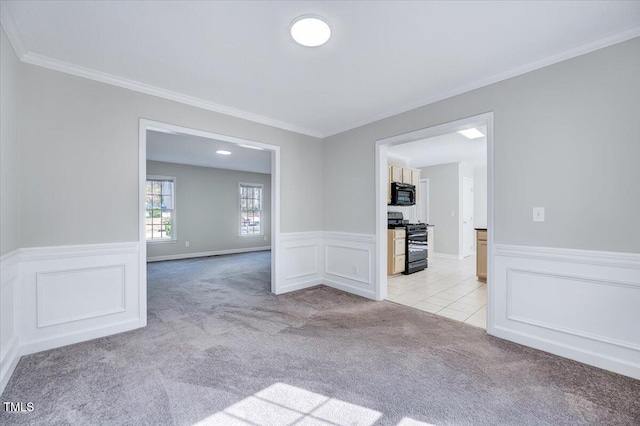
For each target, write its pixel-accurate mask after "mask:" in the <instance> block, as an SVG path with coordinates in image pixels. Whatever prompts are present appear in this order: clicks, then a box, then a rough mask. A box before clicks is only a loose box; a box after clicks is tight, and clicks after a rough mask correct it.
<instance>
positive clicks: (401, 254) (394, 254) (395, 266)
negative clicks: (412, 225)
mask: <svg viewBox="0 0 640 426" xmlns="http://www.w3.org/2000/svg"><path fill="white" fill-rule="evenodd" d="M406 238H407V231H406V230H405V229H388V230H387V275H394V274H399V273H400V272H403V271H404V260H405V243H406Z"/></svg>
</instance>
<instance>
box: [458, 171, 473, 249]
mask: <svg viewBox="0 0 640 426" xmlns="http://www.w3.org/2000/svg"><path fill="white" fill-rule="evenodd" d="M461 177H462V179H461V181H460V195H461V196H460V215H459V216H460V258H461V259H462V258H465V257H468V256H471V255H472V254H473V252H472V251H471V252H467V249H466V247H465V244H464V234H465V229H464V206H465V204H466V203H465V200H464V196H465V194H464V182H465V180H467V181H471V204H472V207H473V204H474V200H473V196H474V195H473V186H474V182H473V179H472V178H470V177H467V176H461ZM471 216H472V217H473V209H472V210H471ZM471 228H472V229H473V221H472V222H471ZM471 234H472V235H471V245H472V246H473V247H475V244H473V232H471Z"/></svg>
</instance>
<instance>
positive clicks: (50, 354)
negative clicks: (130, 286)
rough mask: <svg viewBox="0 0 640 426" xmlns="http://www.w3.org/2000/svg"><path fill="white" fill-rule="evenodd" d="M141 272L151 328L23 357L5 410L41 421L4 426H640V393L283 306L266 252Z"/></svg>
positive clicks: (363, 313)
mask: <svg viewBox="0 0 640 426" xmlns="http://www.w3.org/2000/svg"><path fill="white" fill-rule="evenodd" d="M148 269H149V274H148V278H149V285H148V288H149V325H148V326H147V327H146V328H144V329H140V330H135V331H132V332H128V333H123V334H119V335H116V336H111V337H107V338H102V339H97V340H93V341H90V342H85V343H81V344H76V345H72V346H67V347H64V348H59V349H55V350H50V351H47V352H42V353H38V354H34V355H30V356H27V357H24V358H23V359H22V360H21V361H20V363H19V364H18V367H17V369H16V371H15V373H14V375H13V377H12V379H11V381H10V382H9V384H8V386H7V388H6V390H5V392H4V393H3V395H2V400H3V401H23V402H28V401H31V402H33V403H34V404H35V411H34V412H32V413H24V414H15V413H5V412H1V411H0V424H46V425H55V424H79V425H96V424H153V425H161V424H176V425H192V424H196V423H198V422H200V421H205V422H208V423H209V424H215V425H224V424H245V425H246V424H265V425H266V424H294V423H295V424H343V425H346V424H358V425H372V424H376V425H398V424H402V425H403V426H410V425H414V424H418V423H416V422H414V421H421V422H425V423H430V424H436V425H450V424H456V425H467V424H486V425H497V424H505V425H517V424H532V425H533V424H535V425H538V424H553V425H560V424H562V425H567V424H571V425H574V424H597V425H605V424H606V425H612V424H627V425H631V424H635V425H638V424H640V381H637V380H633V379H629V378H625V377H622V376H619V375H616V374H613V373H609V372H606V371H603V370H599V369H596V368H592V367H589V366H586V365H582V364H579V363H576V362H572V361H569V360H566V359H563V358H559V357H556V356H553V355H549V354H546V353H543V352H539V351H536V350H533V349H529V348H525V347H523V346H519V345H516V344H512V343H508V342H505V341H501V340H499V339H495V338H492V337H490V336H487V335H486V334H485V332H484V330H481V329H478V328H474V327H471V326H468V325H464V324H461V323H459V322H455V321H451V320H448V319H445V318H441V317H437V316H435V315H431V314H428V313H425V312H421V311H417V310H414V309H411V308H408V307H404V306H400V305H396V304H393V303H391V302H373V301H369V300H366V299H363V298H360V297H357V296H352V295H349V294H346V293H343V292H340V291H337V290H333V289H330V288H326V287H317V288H313V289H308V290H305V291H300V292H297V293H293V294H288V295H284V296H274V295H272V294H270V293H269V277H270V254H269V253H268V252H261V253H251V254H241V255H230V256H221V257H215V258H205V259H198V260H185V261H173V262H164V263H155V264H150V265H149V267H148ZM241 419H244V420H241ZM412 420H413V421H412ZM205 422H203V423H205ZM296 422H299V423H296Z"/></svg>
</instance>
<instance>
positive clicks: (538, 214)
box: [533, 207, 544, 222]
mask: <svg viewBox="0 0 640 426" xmlns="http://www.w3.org/2000/svg"><path fill="white" fill-rule="evenodd" d="M533 221H534V222H544V207H534V208H533Z"/></svg>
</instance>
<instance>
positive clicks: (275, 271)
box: [138, 118, 281, 327]
mask: <svg viewBox="0 0 640 426" xmlns="http://www.w3.org/2000/svg"><path fill="white" fill-rule="evenodd" d="M147 130H156V131H161V132H164V133H174V134H183V135H190V136H199V137H202V138H206V139H215V140H220V141H224V142H230V143H233V144H236V145H249V146H253V147H256V148H261V149H264V150H266V151H271V292H272V293H276V294H277V283H278V279H279V270H280V269H281V268H277V267H276V265H277V264H278V262H279V261H280V147H279V146H278V145H272V144H268V143H264V142H258V141H253V140H249V139H242V138H237V137H234V136H228V135H221V134H217V133H213V132H207V131H204V130H197V129H192V128H189V127H184V126H179V125H175V124H169V123H163V122H160V121H154V120H149V119H145V118H141V119H140V123H139V137H138V220H139V222H138V226H139V228H138V247H139V250H138V253H139V270H140V272H139V279H140V297H139V298H140V305H139V309H140V311H139V312H140V326H141V327H144V326H146V325H147V239H146V233H145V185H146V181H147ZM234 202H235V201H234Z"/></svg>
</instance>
